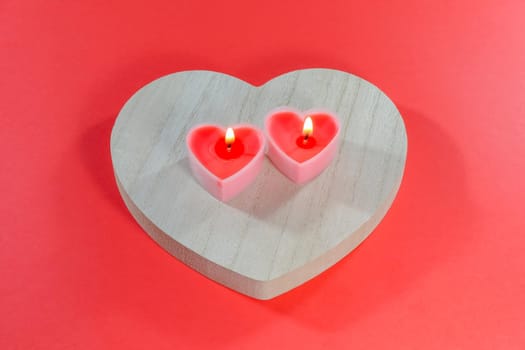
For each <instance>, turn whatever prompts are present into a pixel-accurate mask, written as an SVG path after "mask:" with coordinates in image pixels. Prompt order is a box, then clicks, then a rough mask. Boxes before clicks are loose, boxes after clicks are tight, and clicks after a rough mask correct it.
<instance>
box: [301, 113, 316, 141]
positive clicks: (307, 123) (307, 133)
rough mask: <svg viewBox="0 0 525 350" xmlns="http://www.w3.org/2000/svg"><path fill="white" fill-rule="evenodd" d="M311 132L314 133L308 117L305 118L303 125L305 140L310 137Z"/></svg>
mask: <svg viewBox="0 0 525 350" xmlns="http://www.w3.org/2000/svg"><path fill="white" fill-rule="evenodd" d="M313 132H314V124H313V123H312V118H310V116H307V117H306V118H305V120H304V124H303V136H304V137H305V138H308V137H310V136H312V134H313Z"/></svg>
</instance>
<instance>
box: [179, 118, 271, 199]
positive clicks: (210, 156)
mask: <svg viewBox="0 0 525 350" xmlns="http://www.w3.org/2000/svg"><path fill="white" fill-rule="evenodd" d="M186 145H187V147H188V153H189V160H190V167H191V170H192V172H193V175H194V176H195V178H196V179H197V180H198V181H199V183H200V184H201V185H202V187H204V188H205V189H206V190H207V191H208V192H209V193H210V194H212V195H213V196H214V197H216V198H217V199H219V200H222V201H227V200H230V199H231V198H233V197H235V196H236V195H237V194H239V193H240V192H241V191H242V190H244V189H245V188H246V187H247V186H248V185H249V184H250V183H252V182H253V180H255V178H256V176H257V174H258V173H259V171H260V170H261V166H262V162H263V159H264V146H265V139H264V135H263V133H262V132H261V131H260V130H258V129H256V128H254V127H252V126H249V125H238V126H234V127H232V128H228V129H227V130H224V129H223V128H221V127H219V126H215V125H200V126H197V127H195V128H193V129H192V130H190V132H189V133H188V135H187V138H186Z"/></svg>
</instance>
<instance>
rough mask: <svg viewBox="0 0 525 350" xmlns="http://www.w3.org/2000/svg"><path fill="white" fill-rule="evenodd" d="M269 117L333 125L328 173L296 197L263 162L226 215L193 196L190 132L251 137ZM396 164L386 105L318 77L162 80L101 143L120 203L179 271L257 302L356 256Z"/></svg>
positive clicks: (390, 189)
mask: <svg viewBox="0 0 525 350" xmlns="http://www.w3.org/2000/svg"><path fill="white" fill-rule="evenodd" d="M280 106H289V107H293V108H295V109H298V110H308V109H312V108H323V109H326V110H331V111H333V112H335V113H336V114H337V115H338V116H339V118H340V122H341V139H340V142H341V144H340V148H339V153H338V154H337V155H336V157H335V159H334V161H333V162H332V163H331V165H330V166H329V167H328V168H327V169H325V171H324V172H323V173H322V174H321V175H320V176H318V177H317V178H315V179H314V180H312V181H311V182H309V183H307V184H304V185H297V184H295V183H293V182H291V181H290V180H289V179H288V178H286V177H285V176H284V175H283V174H281V173H280V172H279V171H278V170H277V169H276V168H275V167H274V166H272V164H271V162H270V161H269V160H268V159H266V160H265V163H264V165H263V169H262V171H261V173H260V174H259V176H258V177H257V179H256V180H255V182H254V183H253V184H252V185H251V186H250V187H248V188H247V189H246V190H245V191H244V192H242V193H241V194H240V195H239V196H237V197H235V198H234V199H233V200H231V201H230V202H227V203H223V202H220V201H218V200H217V199H215V198H214V197H212V196H211V195H210V194H208V193H207V192H206V191H205V190H204V189H203V188H202V187H200V186H199V184H198V183H197V182H196V180H195V179H194V178H193V177H192V175H191V172H190V170H189V164H188V158H187V150H186V147H185V138H186V134H187V132H188V131H189V130H190V129H191V128H192V127H193V126H195V125H197V124H200V123H211V124H222V125H224V126H227V125H234V124H241V123H251V124H254V125H256V126H258V127H259V128H261V129H262V128H263V125H264V120H263V119H264V116H265V115H266V114H267V113H268V112H269V111H270V110H273V109H275V108H276V107H280ZM314 132H315V131H314ZM406 152H407V137H406V131H405V126H404V123H403V120H402V119H401V116H400V114H399V112H398V110H397V108H396V107H395V105H394V104H393V103H392V101H390V99H389V98H388V97H387V96H386V95H385V94H383V93H382V92H381V91H380V90H379V89H378V88H376V87H375V86H374V85H372V84H370V83H368V82H367V81H365V80H363V79H361V78H358V77H356V76H354V75H351V74H348V73H345V72H341V71H336V70H329V69H305V70H298V71H293V72H290V73H287V74H284V75H281V76H279V77H277V78H274V79H272V80H270V81H269V82H267V83H266V84H264V85H262V86H260V87H255V86H252V85H250V84H248V83H246V82H244V81H242V80H239V79H237V78H234V77H231V76H229V75H225V74H220V73H216V72H210V71H186V72H180V73H175V74H171V75H168V76H165V77H162V78H160V79H157V80H155V81H153V82H151V83H150V84H148V85H146V86H145V87H143V88H142V89H140V90H139V91H138V92H137V93H135V94H134V95H133V96H132V97H131V98H130V100H129V101H128V102H127V103H126V104H125V105H124V107H123V108H122V110H121V112H120V113H119V115H118V118H117V120H116V122H115V125H114V127H113V130H112V133H111V157H112V160H113V167H114V171H115V177H116V180H117V184H118V187H119V190H120V193H121V194H122V197H123V199H124V202H125V203H126V205H127V207H128V209H129V210H130V212H131V213H132V215H133V216H134V217H135V219H136V220H137V221H138V223H139V224H140V225H141V226H142V227H143V228H144V230H145V231H146V232H147V233H148V234H149V235H150V236H151V237H152V238H153V239H154V240H155V241H156V242H158V244H160V245H161V246H162V247H163V248H164V249H166V250H167V251H168V252H169V253H171V254H172V255H174V256H175V257H177V258H178V259H180V260H181V261H183V262H184V263H185V264H187V265H188V266H190V267H192V268H193V269H195V270H197V271H199V272H200V273H202V274H203V275H205V276H207V277H209V278H211V279H213V280H215V281H217V282H219V283H221V284H223V285H225V286H227V287H229V288H231V289H234V290H236V291H238V292H240V293H244V294H246V295H249V296H251V297H254V298H257V299H270V298H273V297H275V296H277V295H279V294H281V293H284V292H286V291H288V290H290V289H292V288H295V287H297V286H298V285H300V284H302V283H304V282H306V281H308V280H309V279H311V278H312V277H314V276H316V275H318V274H319V273H321V272H322V271H324V270H326V269H327V268H329V267H330V266H332V265H334V264H335V263H336V262H337V261H339V260H340V259H341V258H343V257H344V256H345V255H347V254H348V253H349V252H351V251H352V250H353V249H354V248H355V247H356V246H357V245H359V243H361V242H362V241H363V240H364V239H365V238H366V237H367V236H368V235H369V234H370V232H372V230H373V229H374V228H375V227H376V226H377V224H378V223H379V222H380V221H381V219H382V218H383V217H384V215H385V214H386V212H387V210H388V208H389V207H390V205H391V204H392V201H393V200H394V197H395V195H396V193H397V191H398V188H399V186H400V183H401V178H402V176H403V171H404V167H405V159H406ZM174 278H176V276H174Z"/></svg>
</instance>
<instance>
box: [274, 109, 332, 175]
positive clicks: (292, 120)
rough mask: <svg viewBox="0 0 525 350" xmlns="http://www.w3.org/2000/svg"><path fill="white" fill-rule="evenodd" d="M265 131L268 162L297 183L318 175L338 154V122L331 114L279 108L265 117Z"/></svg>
mask: <svg viewBox="0 0 525 350" xmlns="http://www.w3.org/2000/svg"><path fill="white" fill-rule="evenodd" d="M304 116H306V118H304ZM265 128H266V134H267V137H268V153H267V155H268V158H270V159H271V161H272V162H273V164H274V165H275V166H276V167H277V168H278V169H279V170H280V171H281V172H282V173H283V174H285V175H286V176H288V177H289V178H290V179H291V180H293V181H294V182H296V183H305V182H307V181H309V180H311V179H313V178H314V177H316V176H317V175H319V174H320V173H321V172H322V171H323V169H325V168H326V167H327V166H328V164H330V162H331V161H332V159H333V158H334V157H335V155H336V153H337V149H338V141H337V139H338V135H339V121H338V119H337V117H336V116H335V114H333V113H330V112H322V111H319V110H316V111H309V112H305V113H302V112H300V111H297V110H294V109H291V108H288V107H284V108H279V109H277V110H274V111H271V112H270V113H269V114H268V116H267V117H266V121H265Z"/></svg>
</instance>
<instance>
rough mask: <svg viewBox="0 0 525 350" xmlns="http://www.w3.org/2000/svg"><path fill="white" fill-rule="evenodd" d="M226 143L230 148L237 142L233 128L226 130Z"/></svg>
mask: <svg viewBox="0 0 525 350" xmlns="http://www.w3.org/2000/svg"><path fill="white" fill-rule="evenodd" d="M224 142H226V144H227V145H228V146H230V145H231V144H232V143H234V142H235V133H234V132H233V129H232V128H228V129H226V135H225V136H224Z"/></svg>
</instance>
